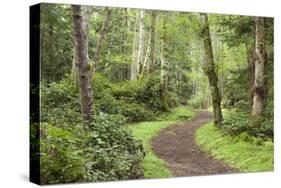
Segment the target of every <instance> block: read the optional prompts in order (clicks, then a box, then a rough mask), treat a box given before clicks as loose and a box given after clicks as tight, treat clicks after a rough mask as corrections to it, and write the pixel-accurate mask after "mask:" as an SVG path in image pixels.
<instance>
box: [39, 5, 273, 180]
mask: <svg viewBox="0 0 281 188" xmlns="http://www.w3.org/2000/svg"><path fill="white" fill-rule="evenodd" d="M40 16H41V19H42V21H41V23H40V29H41V33H40V37H41V39H40V40H41V48H42V53H41V59H42V61H41V64H42V66H41V85H40V92H41V93H40V96H41V129H40V131H41V136H40V141H41V142H40V148H41V150H40V162H41V172H40V177H41V183H42V184H55V183H73V182H85V181H86V182H92V181H109V180H110V181H112V180H124V179H139V178H155V177H162V175H163V174H165V177H167V176H168V175H169V174H172V172H169V171H168V170H167V171H165V169H166V168H167V166H168V167H169V164H166V163H165V162H163V161H162V159H161V160H160V158H161V156H158V155H156V154H155V153H154V152H155V151H154V150H153V149H155V148H152V146H151V144H152V141H151V139H152V138H154V137H155V140H157V139H156V136H157V134H158V133H159V131H160V129H163V130H164V128H167V127H168V126H171V125H175V124H180V122H181V123H182V124H186V127H187V126H192V125H193V124H194V126H198V128H199V127H200V126H201V125H202V126H204V125H203V124H202V123H204V124H206V123H208V125H207V128H204V129H202V130H199V133H201V135H199V136H198V139H199V140H198V143H199V144H203V145H204V144H206V145H208V143H209V141H208V142H206V140H204V138H206V139H207V138H209V139H210V140H212V138H210V136H202V135H208V130H209V131H210V133H212V134H211V135H214V136H217V135H220V136H221V137H222V138H225V139H233V140H236V141H233V142H235V143H236V142H240V141H241V142H242V141H243V143H244V142H247V144H248V142H249V143H250V144H252V145H255V146H256V147H257V148H258V147H259V146H261V147H263V146H264V148H266V149H268V147H270V152H271V151H272V152H273V149H271V146H272V145H273V137H274V136H273V135H274V134H273V114H274V112H273V98H274V97H273V93H274V90H273V66H274V61H273V56H274V47H273V19H272V18H264V17H250V16H238V15H219V14H206V13H187V12H172V11H159V10H139V9H130V8H109V7H94V6H80V5H59V4H42V5H41V15H40ZM209 111H210V112H212V115H209ZM192 119H194V122H193V124H192V125H189V124H188V123H187V122H188V121H192ZM210 122H213V124H212V123H210ZM213 125H214V128H213V127H212V126H213ZM171 127H173V126H171ZM186 127H183V126H182V127H178V132H180V133H177V132H176V131H174V132H175V134H180V135H181V138H182V140H185V141H190V142H188V143H186V142H183V143H178V145H180V146H182V147H184V148H175V155H176V154H178V155H180V154H182V156H178V158H180V159H182V161H187V162H190V163H192V164H193V163H196V162H194V161H191V160H187V159H188V155H189V154H190V151H189V150H188V148H186V147H185V145H188V146H189V147H190V148H195V149H196V150H200V148H199V146H197V145H189V144H195V143H196V142H195V141H193V140H192V139H195V136H196V134H197V133H196V130H197V128H196V129H195V128H186ZM179 130H180V131H179ZM161 134H162V135H160V136H159V138H158V140H160V141H161V140H162V141H161V143H160V144H159V143H156V144H155V145H157V146H159V148H158V149H157V148H156V149H157V151H158V152H159V153H160V154H161V152H164V153H165V152H167V151H166V150H165V148H166V147H167V148H168V146H169V145H168V144H169V143H168V141H169V138H170V139H171V138H172V136H171V135H170V137H169V136H167V138H166V137H165V134H164V133H163V132H162V133H161ZM174 136H175V138H174V139H177V138H178V137H179V135H174ZM187 137H188V138H187ZM196 139H197V137H196ZM216 139H218V138H216ZM163 140H164V141H165V142H167V143H165V144H163V143H164V141H163ZM218 140H219V139H218ZM160 141H159V142H160ZM155 142H156V141H155ZM162 142H163V143H162ZM229 142H230V143H231V142H232V141H229ZM171 143H176V141H175V140H173V142H171ZM227 143H228V142H227ZM264 143H265V144H264ZM161 144H162V145H161ZM247 144H246V145H247ZM237 145H238V147H239V144H237ZM252 145H251V146H252ZM268 145H270V146H268ZM247 146H248V145H247ZM161 147H163V148H161ZM173 147H179V146H176V145H175V146H173ZM249 147H250V146H249ZM256 147H252V148H256ZM210 148H212V147H210ZM156 149H155V150H156ZM215 149H217V148H215ZM262 149H263V148H262ZM262 149H260V150H262ZM242 150H243V149H241V152H242ZM257 150H258V149H257ZM176 151H183V152H182V153H181V152H176ZM236 152H237V153H238V154H239V150H237V151H236ZM253 152H255V151H253ZM184 153H185V155H183V154H184ZM197 153H198V156H200V158H201V159H202V160H205V162H206V164H207V163H208V164H209V161H208V160H211V159H205V158H204V155H203V154H202V153H200V152H199V151H198V152H197ZM160 154H159V155H160ZM240 154H241V156H245V157H249V156H247V155H243V154H244V153H240ZM190 155H191V154H190ZM191 156H193V159H192V160H196V157H195V155H194V154H192V155H191ZM230 156H232V155H230ZM257 156H262V154H261V155H257ZM272 156H273V155H267V156H266V157H268V158H270V160H271V157H272ZM172 157H173V156H172ZM185 159H186V160H185ZM163 160H164V159H163ZM198 160H199V159H198ZM231 160H232V159H231ZM241 160H246V159H241ZM251 160H252V158H251ZM270 160H268V161H269V163H266V165H267V166H266V168H257V171H259V170H265V169H266V170H267V169H271V168H272V163H270V162H271V161H270ZM166 162H167V161H166ZM167 163H168V162H167ZM165 164H166V165H165ZM196 164H197V163H196ZM198 164H199V162H198ZM202 164H204V163H202ZM268 164H270V165H268ZM149 165H151V166H149ZM231 165H233V164H231ZM183 166H185V167H186V168H187V167H188V165H187V164H183ZM189 166H190V165H189ZM207 166H209V167H210V168H211V166H212V165H207ZM222 166H223V165H222ZM257 166H258V164H257ZM201 167H202V166H201ZM219 167H221V166H219ZM231 167H233V166H231ZM158 168H159V169H163V172H164V173H163V174H162V175H161V172H157V169H158ZM233 168H238V167H237V166H235V164H234V167H233ZM243 168H244V166H243ZM171 169H172V170H173V168H170V170H171ZM225 169H227V170H229V171H231V172H232V171H234V170H232V169H231V168H230V167H229V168H225ZM245 169H249V168H248V167H247V166H246V167H245ZM177 170H178V169H176V170H175V172H177ZM185 171H186V174H187V175H192V173H191V172H190V169H186V170H185ZM193 171H194V172H197V170H193ZM201 171H202V172H201ZM201 171H200V173H201V174H204V172H203V171H204V170H202V169H201ZM215 172H217V169H215V170H214V171H212V173H215ZM218 172H219V170H218ZM206 173H207V172H206ZM155 174H157V175H155ZM159 174H160V175H159ZM163 176H164V175H163ZM58 177H59V178H58Z"/></svg>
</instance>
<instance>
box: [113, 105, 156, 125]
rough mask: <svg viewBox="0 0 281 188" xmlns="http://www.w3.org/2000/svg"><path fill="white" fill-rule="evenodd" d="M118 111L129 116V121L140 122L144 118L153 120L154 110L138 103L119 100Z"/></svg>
mask: <svg viewBox="0 0 281 188" xmlns="http://www.w3.org/2000/svg"><path fill="white" fill-rule="evenodd" d="M118 104H119V107H118V111H119V113H120V114H122V115H123V116H124V117H126V118H127V122H129V123H130V122H140V121H144V120H152V119H153V114H154V113H153V112H152V111H150V110H146V108H145V106H144V105H141V104H136V103H126V102H125V101H119V103H118Z"/></svg>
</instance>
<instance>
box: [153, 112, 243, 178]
mask: <svg viewBox="0 0 281 188" xmlns="http://www.w3.org/2000/svg"><path fill="white" fill-rule="evenodd" d="M211 120H212V115H211V114H210V113H209V112H206V111H197V112H196V114H195V117H194V118H193V120H192V121H190V122H181V123H179V124H175V125H172V126H169V127H167V128H164V129H161V130H160V132H159V133H158V134H157V136H156V137H154V138H153V139H152V140H151V145H152V150H153V151H154V153H155V154H156V155H157V156H158V157H159V158H161V159H162V160H164V161H165V162H166V164H167V166H168V168H169V169H170V170H171V172H172V174H173V176H176V177H178V176H196V175H210V174H221V173H224V174H226V173H235V172H238V170H235V169H233V168H231V167H230V166H228V165H226V164H224V163H223V162H222V161H220V160H217V159H214V158H213V157H211V156H210V155H208V154H207V153H205V152H204V151H203V150H202V149H201V148H200V147H199V146H198V144H197V143H196V141H195V134H196V130H197V129H198V128H200V127H202V126H203V125H205V124H206V123H208V122H210V121H211Z"/></svg>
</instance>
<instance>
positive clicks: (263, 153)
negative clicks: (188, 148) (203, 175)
mask: <svg viewBox="0 0 281 188" xmlns="http://www.w3.org/2000/svg"><path fill="white" fill-rule="evenodd" d="M246 138H247V139H246ZM196 142H197V143H198V144H199V145H201V146H202V147H203V149H204V150H206V151H208V152H210V154H211V155H212V156H214V157H215V158H217V159H222V160H223V161H225V162H226V163H227V164H229V165H230V166H232V167H234V168H237V169H239V170H240V171H241V172H262V171H272V170H273V157H274V151H273V149H274V148H273V143H272V142H270V141H266V142H265V141H263V142H262V143H261V141H260V140H259V139H257V138H254V137H249V136H248V135H245V134H244V133H243V134H241V135H239V136H237V137H231V136H227V135H225V134H223V133H222V132H221V131H220V130H218V129H217V128H216V127H215V126H214V125H213V123H208V124H206V125H205V126H203V127H201V128H200V129H198V130H197V132H196Z"/></svg>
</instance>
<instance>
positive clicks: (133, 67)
mask: <svg viewBox="0 0 281 188" xmlns="http://www.w3.org/2000/svg"><path fill="white" fill-rule="evenodd" d="M139 21H140V20H139V15H138V14H137V15H136V21H135V28H134V41H133V54H132V64H131V76H130V79H131V80H137V79H138V78H137V76H138V47H139V40H138V36H139V27H138V26H139Z"/></svg>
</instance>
